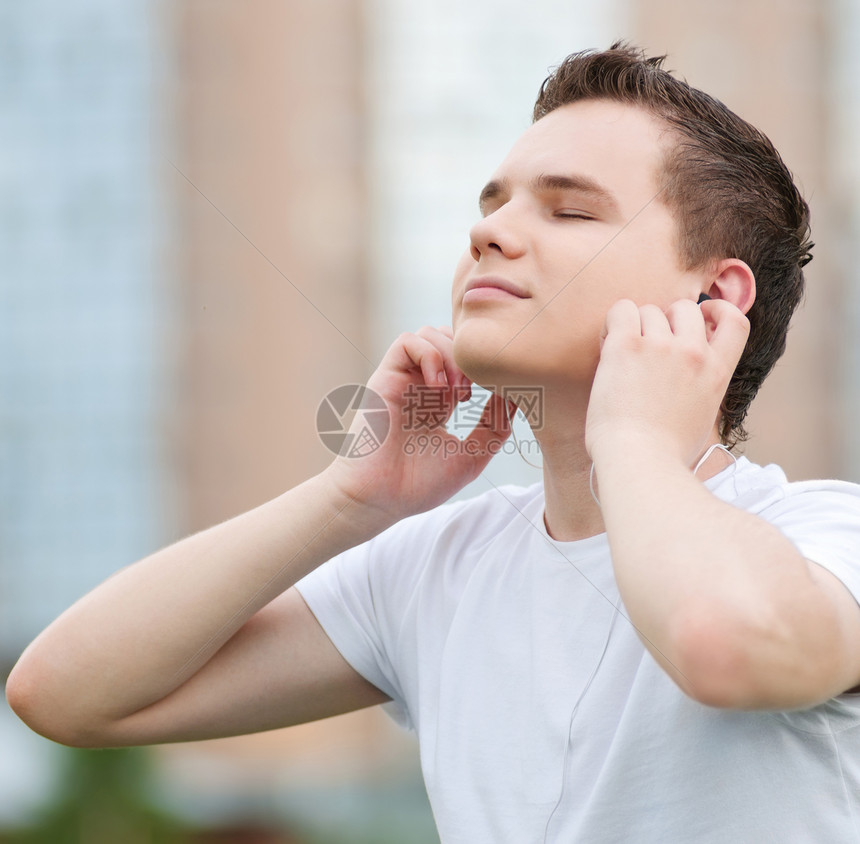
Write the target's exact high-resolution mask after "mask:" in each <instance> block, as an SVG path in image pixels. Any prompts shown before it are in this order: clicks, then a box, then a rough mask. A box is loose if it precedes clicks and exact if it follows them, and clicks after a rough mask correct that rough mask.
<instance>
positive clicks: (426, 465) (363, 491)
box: [326, 326, 510, 522]
mask: <svg viewBox="0 0 860 844" xmlns="http://www.w3.org/2000/svg"><path fill="white" fill-rule="evenodd" d="M452 347H453V340H452V333H451V329H450V328H448V327H440V328H431V327H429V326H425V327H424V328H422V329H420V330H419V331H418V332H416V333H415V334H409V333H406V334H401V335H400V336H399V337H398V338H397V340H396V341H395V342H394V343H393V344H392V345H391V347H390V348H389V349H388V351H387V352H386V353H385V356H384V357H383V359H382V362H381V363H380V365H379V367H378V369H377V370H376V372H374V373H373V375H372V376H371V378H370V380H369V381H368V384H367V386H368V388H369V389H371V390H372V391H373V392H375V393H376V394H378V395H379V396H381V397H382V399H383V400H384V401H385V403H386V405H387V406H388V410H389V415H390V423H391V424H390V429H389V432H388V435H387V437H386V438H385V440H384V442H383V443H382V445H381V446H380V447H379V448H378V449H377V450H376V451H374V452H373V453H371V454H368V455H365V456H362V457H351V458H350V457H338V458H336V459H335V461H334V462H333V463H332V464H331V466H330V467H329V469H328V470H327V472H326V474H328V475H329V478H330V480H332V481H333V482H334V483H336V484H337V486H338V488H339V489H340V490H342V492H343V493H344V494H345V495H346V496H348V498H350V499H351V500H353V501H354V502H355V503H356V504H359V505H364V506H368V507H371V508H373V509H375V510H379V511H382V513H383V514H384V515H385V516H387V518H384V519H383V520H384V521H391V522H394V521H397V520H399V519H401V518H404V517H405V516H409V515H412V514H414V513H420V512H423V511H425V510H429V509H431V508H432V507H435V506H437V505H439V504H441V503H443V502H444V501H447V500H448V499H449V498H450V497H451V496H452V495H454V494H455V493H456V492H457V491H459V490H460V489H461V488H462V487H464V486H465V485H466V484H467V483H469V482H470V481H472V480H474V479H475V478H476V477H477V476H478V474H479V473H480V472H481V471H482V470H483V469H484V467H485V466H486V465H487V463H488V462H489V461H490V459H491V457H492V456H493V455H494V454H495V453H497V452H498V450H499V449H500V448H501V446H502V444H503V443H504V441H505V440H506V439H507V438H508V436H509V434H510V424H509V421H508V412H509V408H507V407H506V405H505V401H504V400H503V399H502V398H501V397H500V396H498V395H496V394H493V395H492V396H491V397H490V399H489V401H488V402H487V404H486V406H485V408H484V412H483V415H482V417H481V420H480V422H479V423H478V425H477V426H476V428H475V429H474V430H473V431H472V432H471V433H470V434H469V436H468V437H466V438H465V439H464V440H460V439H459V438H457V437H456V436H454V435H453V434H450V433H448V432H447V431H446V429H445V422H446V421H447V420H448V419H449V418H450V416H451V414H452V412H453V410H454V407H455V405H456V403H457V402H458V401H462V400H464V399H467V398H469V395H470V391H471V384H470V382H469V380H468V379H467V378H466V376H465V375H464V374H463V372H462V371H461V370H460V369H459V367H458V366H457V364H456V363H455V362H454V356H453V348H452ZM421 395H423V396H426V397H427V399H428V402H427V407H430V408H432V412H427V413H424V414H423V415H424V416H425V417H426V418H425V419H424V420H422V419H421V418H420V417H421V415H422V414H421V412H420V406H419V408H418V412H417V413H416V412H415V410H416V408H415V398H416V396H421ZM361 424H362V423H361V420H360V418H359V417H358V416H357V417H356V420H355V423H354V425H353V428H352V432H353V433H356V434H357V433H358V429H359V428H360V426H361Z"/></svg>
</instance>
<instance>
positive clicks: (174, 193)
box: [0, 0, 860, 844]
mask: <svg viewBox="0 0 860 844" xmlns="http://www.w3.org/2000/svg"><path fill="white" fill-rule="evenodd" d="M857 6H858V4H857V3H856V2H853V0H838V2H837V0H831V2H828V3H820V2H814V0H791V2H787V3H785V4H781V6H780V9H779V15H778V16H775V15H774V13H773V11H772V4H769V3H766V2H764V0H752V2H745V3H741V2H739V1H738V0H728V2H726V3H722V4H716V5H715V4H712V3H706V2H704V0H692V2H690V0H688V1H687V2H683V3H682V2H680V0H626V2H623V0H617V2H614V3H605V4H588V3H586V2H584V0H579V2H564V3H561V2H557V1H556V2H553V0H535V2H532V3H529V4H522V3H515V2H512V0H504V2H490V1H489V0H473V2H469V3H457V2H453V0H444V2H435V3H426V2H417V0H364V2H361V0H290V2H287V0H277V1H276V0H251V2H238V0H180V1H179V2H175V3H164V4H160V3H151V2H145V0H135V2H130V3H126V4H121V5H120V4H113V3H109V2H107V0H75V2H65V3H61V2H59V0H34V2H30V3H27V4H20V3H15V2H14V1H13V0H0V662H2V665H3V667H4V669H6V670H8V668H9V667H11V664H12V663H13V661H14V659H15V658H16V657H17V654H18V653H20V650H21V649H22V648H23V647H24V645H25V644H26V642H27V641H29V639H30V638H32V637H33V636H34V635H35V634H36V633H37V632H38V630H39V629H41V627H43V626H44V625H45V624H46V623H47V622H48V621H49V620H50V619H51V618H53V617H54V616H55V615H57V614H58V613H59V612H60V611H61V610H62V609H63V608H64V607H66V606H67V605H68V604H70V603H71V602H72V601H73V600H75V598H76V597H78V596H79V595H80V594H82V593H83V592H84V591H86V590H87V589H89V588H91V587H92V586H93V585H95V584H96V583H98V582H99V581H100V580H102V579H103V578H104V577H106V576H107V575H108V574H110V573H111V572H112V571H114V570H116V569H117V568H118V567H120V566H122V565H125V564H127V563H129V562H131V561H133V560H134V559H136V558H138V557H140V556H142V555H143V554H145V553H147V552H148V551H149V550H152V549H154V548H156V547H158V546H160V545H162V544H164V543H166V542H168V541H170V540H172V539H174V538H176V537H178V536H181V535H183V534H186V533H188V532H190V531H193V530H197V529H199V528H202V527H205V526H206V525H209V524H212V523H213V522H215V521H218V520H221V519H223V518H225V517H227V516H229V515H231V514H233V513H236V512H238V511H240V510H243V509H246V508H248V507H251V506H253V505H255V504H257V503H260V502H261V501H263V500H265V499H266V498H268V497H271V496H273V495H275V494H277V493H278V492H279V491H281V490H283V489H285V488H287V487H290V486H292V485H294V484H295V483H297V482H299V481H300V480H302V479H303V478H305V477H307V476H308V475H309V474H311V473H312V472H315V471H318V470H319V469H321V468H322V467H323V466H324V465H325V464H326V462H327V459H328V457H329V455H328V453H327V452H326V451H325V449H324V448H323V447H322V446H321V444H320V443H319V441H318V439H317V437H316V433H315V430H314V417H315V412H316V407H317V405H318V403H319V401H320V400H321V399H322V397H323V396H324V395H325V394H326V393H327V392H328V391H329V390H330V389H332V388H333V387H335V386H338V385H340V384H344V383H351V382H360V381H363V380H365V379H366V378H367V377H368V376H369V374H370V373H371V372H372V370H373V368H374V366H375V363H376V361H378V360H379V358H380V356H381V355H382V353H383V351H384V350H385V348H386V347H387V345H388V344H389V343H390V341H391V340H392V339H393V337H394V336H396V334H398V333H399V332H400V331H403V330H414V329H416V328H417V327H419V326H420V325H422V324H425V323H429V324H439V323H446V322H448V321H449V282H450V277H451V274H452V270H453V266H454V263H455V261H456V259H457V257H458V256H459V254H460V253H461V251H462V249H463V248H465V246H466V243H467V240H466V235H467V232H468V228H469V226H470V224H471V222H472V221H474V219H475V217H476V196H477V193H478V191H479V189H480V187H481V185H483V183H484V182H485V181H486V179H487V177H488V176H489V174H490V173H491V172H492V170H493V168H494V167H495V166H496V164H497V163H498V161H499V160H500V159H501V157H502V155H503V154H504V152H505V151H506V149H507V148H508V147H509V146H510V144H511V142H512V141H513V140H514V139H515V138H516V136H517V135H518V134H519V133H520V132H521V131H522V130H523V129H524V128H526V126H527V125H528V122H529V115H530V112H531V103H532V101H533V99H534V95H535V93H536V91H537V88H538V86H539V84H540V82H541V81H542V79H543V78H544V76H545V75H546V71H547V69H548V67H549V66H550V65H552V64H554V63H556V62H557V61H559V60H560V59H561V58H563V57H564V56H565V55H566V54H567V53H569V52H572V51H574V50H577V49H584V48H586V47H592V46H605V45H607V44H608V43H609V42H610V41H611V40H613V39H614V38H616V37H620V36H623V37H627V38H629V39H631V40H632V41H634V42H638V43H641V44H643V45H644V46H646V47H647V48H648V49H649V51H650V52H669V53H670V56H671V58H670V61H669V62H668V64H669V66H670V67H672V68H674V69H676V70H677V71H678V72H679V73H680V74H681V75H683V76H685V77H686V78H688V79H689V81H690V82H692V83H693V84H696V85H699V86H701V87H704V88H705V89H707V90H709V91H711V92H712V93H714V94H716V95H717V96H719V97H721V98H722V99H724V100H725V101H726V102H727V103H728V105H729V106H730V107H732V108H734V109H735V110H736V111H738V112H739V113H740V114H741V115H742V116H744V117H747V118H748V119H750V120H751V121H752V122H754V123H756V124H757V125H759V126H761V128H762V129H764V130H765V131H766V132H767V133H768V134H769V135H770V136H771V137H772V139H773V140H774V142H775V143H776V145H777V147H778V148H780V149H781V150H782V152H783V154H784V156H785V158H786V161H787V163H788V164H789V166H790V167H791V168H792V169H793V170H794V172H795V173H796V175H797V177H798V180H799V182H800V184H801V185H802V187H803V188H804V190H805V192H806V194H807V195H808V196H809V197H811V202H812V205H813V214H814V223H815V230H814V234H815V240H816V242H817V244H818V246H817V249H816V258H815V260H814V261H813V263H812V264H811V265H810V267H809V271H808V277H809V295H808V299H807V302H806V305H805V307H804V308H803V310H802V311H801V312H800V314H799V315H798V317H797V319H796V321H795V328H794V330H793V331H792V334H791V336H790V341H789V352H788V353H787V355H786V358H785V360H784V363H782V364H780V366H779V367H778V368H777V371H776V373H775V374H774V376H773V377H772V379H771V380H770V382H769V383H768V386H766V387H765V389H764V390H763V392H762V395H761V396H760V398H759V399H758V400H757V403H756V406H755V410H754V411H753V414H752V416H751V420H750V428H751V430H752V432H753V440H752V441H751V442H750V444H749V446H748V447H747V449H746V450H747V453H748V454H749V455H750V457H752V458H753V459H757V460H760V461H763V460H776V461H777V462H780V463H782V464H783V465H784V466H785V467H786V469H787V470H788V472H789V474H790V475H791V476H793V477H802V476H814V475H819V476H820V475H839V476H841V477H846V478H849V479H853V480H860V437H858V436H857V435H856V433H855V426H854V425H853V424H852V422H853V419H854V418H855V416H856V412H857V410H858V402H860V390H858V384H857V379H856V375H855V373H856V371H857V363H858V358H860V343H858V340H857V336H858V331H857V329H858V327H860V293H858V291H860V285H858V284H857V278H856V276H857V271H856V269H855V265H856V263H857V250H856V248H855V247H854V245H853V244H855V243H857V242H858V238H857V235H858V234H860V231H858V228H860V226H858V208H860V203H858V197H860V169H858V165H857V164H856V163H855V159H856V156H855V154H854V151H855V150H856V149H857V144H858V141H860V97H858V93H857V87H856V84H855V80H856V79H857V78H860V76H858V70H860V68H858V67H857V64H856V63H857V59H856V57H855V51H854V50H853V43H854V39H856V37H857V35H858V34H860V12H858V8H857ZM756 434H759V438H758V439H756ZM536 462H538V463H539V462H540V461H539V458H536ZM487 476H488V478H489V480H490V481H491V482H492V483H496V484H497V483H499V482H501V481H511V480H513V481H517V482H527V481H530V480H531V479H533V478H535V477H537V474H536V473H535V471H534V470H532V469H530V468H529V467H527V466H526V465H525V464H524V463H523V462H522V461H521V460H519V458H518V457H516V456H502V457H500V458H499V459H498V460H497V461H494V464H493V465H492V466H491V468H490V469H489V470H488V472H487ZM486 487H487V480H484V479H479V480H478V481H476V482H475V484H474V485H473V486H472V487H471V488H470V489H469V490H468V491H467V494H468V493H470V492H480V491H482V490H483V489H485V488H486ZM0 742H2V746H3V747H4V753H3V754H0V795H2V796H0V824H2V823H3V822H5V823H6V824H14V823H23V822H26V821H27V819H28V818H29V817H30V816H31V814H32V812H33V811H34V808H33V807H35V806H37V805H38V804H39V803H40V802H44V801H45V800H49V799H50V798H51V788H52V786H51V783H52V781H53V780H52V774H51V771H52V770H53V765H54V763H55V760H56V759H57V752H56V751H55V750H54V748H53V747H52V746H51V745H50V744H49V743H47V742H44V741H42V740H40V739H38V738H36V737H34V736H32V734H30V733H29V732H28V731H26V729H25V728H23V727H21V726H20V725H19V724H18V722H17V721H15V719H14V717H13V716H11V715H10V714H9V713H8V712H7V711H5V710H3V711H2V717H0ZM153 758H154V761H155V765H156V771H157V772H158V774H159V776H160V779H159V780H157V781H156V785H155V792H156V794H157V795H158V800H159V801H160V802H161V804H162V805H164V806H166V807H169V808H170V809H171V810H172V811H175V812H177V813H179V815H181V816H182V817H184V818H186V819H187V820H188V822H189V823H191V822H193V823H195V824H198V825H202V826H215V825H225V824H230V823H236V822H237V819H243V818H244V819H248V818H256V819H257V820H258V821H261V822H262V821H265V822H267V823H270V824H272V825H275V826H279V827H281V828H285V827H287V826H290V825H291V826H292V827H294V828H296V829H302V830H314V829H315V830H317V832H318V833H319V831H320V830H328V832H329V833H330V834H331V835H332V836H334V839H333V840H337V841H359V840H363V839H362V838H361V836H362V835H365V834H366V835H367V836H370V837H369V838H368V839H367V840H374V841H376V842H377V844H378V842H380V841H382V840H383V839H382V838H381V837H380V835H381V834H382V833H380V832H379V831H378V830H379V829H384V830H386V834H387V835H389V836H390V840H392V841H401V842H406V841H414V842H419V841H430V840H433V833H432V824H431V823H430V820H429V817H428V810H427V807H426V805H425V803H424V802H423V797H422V794H421V787H420V781H419V776H418V773H417V766H416V760H415V755H414V746H413V744H412V742H411V740H410V739H409V738H408V737H405V736H403V735H401V734H400V733H398V732H397V731H396V730H395V729H394V728H393V727H391V725H389V724H388V722H387V721H386V719H385V716H384V715H382V714H381V713H380V712H378V711H368V712H362V713H356V714H354V715H351V716H346V717H344V718H340V719H334V720H332V721H329V722H324V723H321V724H315V725H310V726H308V727H303V728H299V729H295V730H291V731H279V732H276V733H270V734H265V735H261V736H254V737H248V738H243V739H231V740H225V741H221V742H207V743H202V744H199V745H188V746H177V747H171V748H162V749H159V751H158V753H157V755H155V756H154V757H153ZM344 830H350V831H349V832H348V833H347V832H345V831H344ZM363 830H364V832H363ZM367 830H370V832H368V831H367ZM373 830H376V831H375V832H374V831H373ZM307 834H310V833H307ZM374 835H375V836H376V837H375V838H374V837H373V836H374Z"/></svg>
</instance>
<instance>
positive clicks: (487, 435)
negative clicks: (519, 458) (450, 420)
mask: <svg viewBox="0 0 860 844" xmlns="http://www.w3.org/2000/svg"><path fill="white" fill-rule="evenodd" d="M507 405H508V402H506V401H505V399H504V398H502V396H500V395H499V394H498V393H491V394H490V398H489V399H488V400H487V403H486V404H485V405H484V411H483V413H482V414H481V418H480V419H479V420H478V424H477V425H476V426H475V428H474V430H473V431H472V432H471V433H470V434H469V436H468V437H466V440H465V442H474V443H476V444H477V450H478V451H479V452H480V453H482V454H485V453H486V451H487V449H488V448H489V446H490V444H491V443H492V442H493V441H494V440H495V441H496V442H497V443H498V445H499V448H501V445H502V443H503V442H504V441H505V440H507V438H508V437H509V436H510V434H511V422H510V417H509V416H508V406H507Z"/></svg>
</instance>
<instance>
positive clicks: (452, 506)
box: [373, 483, 543, 557]
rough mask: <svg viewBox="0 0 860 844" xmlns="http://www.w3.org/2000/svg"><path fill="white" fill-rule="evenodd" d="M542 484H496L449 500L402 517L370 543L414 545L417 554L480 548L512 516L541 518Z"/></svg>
mask: <svg viewBox="0 0 860 844" xmlns="http://www.w3.org/2000/svg"><path fill="white" fill-rule="evenodd" d="M542 514H543V484H541V483H536V484H533V485H531V486H528V487H521V486H514V485H509V486H499V487H493V488H492V489H490V490H488V491H487V492H485V493H482V494H480V495H477V496H474V497H472V498H467V499H463V500H459V501H451V502H448V503H447V504H443V505H441V506H439V507H436V508H434V509H433V510H430V511H428V512H426V513H420V514H418V515H415V516H410V517H409V518H406V519H403V520H402V521H400V522H398V523H397V524H396V525H394V526H393V527H391V528H389V529H388V530H387V531H385V532H384V533H382V534H380V535H379V536H378V537H377V538H376V539H375V540H373V544H374V545H375V546H376V549H377V550H379V551H382V550H383V549H390V548H393V549H398V550H399V551H401V552H402V551H403V550H405V549H414V550H415V551H420V552H421V556H425V557H426V556H432V554H431V553H430V552H432V551H436V552H440V551H442V550H444V549H447V550H448V551H450V550H452V549H459V550H461V551H462V550H465V549H467V548H480V547H482V546H484V545H485V544H486V543H488V542H491V541H492V540H493V539H495V538H496V537H497V536H498V534H499V533H500V531H501V530H502V529H503V528H505V527H507V526H508V525H510V524H511V522H512V521H514V520H515V519H521V520H522V521H523V529H525V527H526V526H527V523H528V522H531V521H534V520H540V519H542Z"/></svg>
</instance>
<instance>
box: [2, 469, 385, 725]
mask: <svg viewBox="0 0 860 844" xmlns="http://www.w3.org/2000/svg"><path fill="white" fill-rule="evenodd" d="M385 527H387V524H386V523H385V521H384V517H383V516H382V514H381V513H379V512H377V511H374V512H369V511H368V509H367V508H364V507H361V506H360V505H358V504H356V503H355V502H353V501H352V500H350V498H349V497H348V496H346V495H344V494H343V493H341V492H339V490H338V488H337V486H336V485H335V484H333V483H332V482H331V480H330V478H329V477H328V476H327V474H326V473H323V474H322V475H318V476H316V477H314V478H312V479H310V480H309V481H306V482H305V483H303V484H301V485H300V486H298V487H296V488H294V489H293V490H291V491H289V492H287V493H285V494H283V495H282V496H280V497H278V498H276V499H274V500H273V501H270V502H268V503H266V504H264V505H262V506H261V507H258V508H256V509H254V510H251V511H250V512H248V513H245V514H243V515H241V516H238V517H236V518H234V519H232V520H230V521H228V522H225V523H223V524H221V525H218V526H217V527H213V528H211V529H209V530H206V531H204V532H202V533H199V534H196V535H194V536H191V537H189V538H187V539H184V540H182V541H181V542H179V543H177V544H175V545H172V546H170V547H168V548H166V549H164V550H162V551H159V552H158V553H156V554H153V555H152V556H150V557H148V558H146V559H144V560H142V561H141V562H139V563H136V564H135V565H133V566H130V567H128V568H126V569H123V570H121V571H120V572H118V573H117V574H115V575H114V576H113V577H111V578H110V579H108V580H107V581H105V582H104V583H103V584H101V585H100V586H99V587H97V588H96V589H95V590H93V591H92V592H90V593H89V594H88V595H86V596H84V597H83V598H82V599H81V600H80V601H78V602H77V603H76V604H75V605H74V606H72V607H71V608H70V609H69V610H67V611H66V612H65V613H64V614H63V615H61V616H60V617H59V618H58V619H57V620H56V621H55V622H54V623H53V624H52V625H50V626H49V627H48V628H47V629H46V630H45V631H44V632H43V633H42V634H41V635H40V636H39V637H38V638H37V639H36V640H35V641H34V642H33V643H32V644H31V645H30V647H29V648H28V649H27V650H26V651H25V653H24V655H23V656H22V658H21V660H20V662H19V664H18V666H16V668H15V669H14V670H13V675H12V676H10V686H12V684H13V683H14V680H15V674H16V672H17V673H19V677H18V678H17V679H18V680H20V683H19V684H18V693H17V697H18V698H19V699H20V700H21V701H22V702H23V705H24V706H27V707H32V706H39V707H43V708H45V707H47V708H55V709H56V708H57V707H61V708H62V711H64V712H65V713H66V715H65V716H64V717H67V718H68V719H70V720H71V721H73V720H75V719H77V718H80V719H81V720H87V721H91V722H92V721H98V720H111V719H118V718H122V717H124V716H126V715H128V714H130V713H132V712H136V711H138V710H140V709H142V708H143V707H145V706H148V705H149V704H151V703H153V702H155V701H157V700H160V699H162V698H163V697H165V696H166V695H167V694H169V693H170V692H171V691H173V690H174V689H176V688H178V687H179V686H180V685H181V684H182V683H184V682H185V681H186V680H187V679H188V678H189V677H191V676H192V675H193V674H194V673H195V672H196V671H197V670H198V669H199V668H200V667H201V666H202V665H204V664H205V663H206V662H207V661H208V660H209V659H210V658H211V657H212V655H213V654H214V653H216V652H217V651H218V649H219V648H221V647H222V645H224V643H225V642H227V641H228V640H229V639H230V638H231V637H232V636H233V635H234V634H235V633H236V631H237V630H239V628H240V627H242V625H243V624H244V623H245V622H246V621H247V620H248V619H249V618H250V617H251V616H252V615H254V613H256V612H257V611H258V610H259V609H260V608H261V607H263V606H264V605H266V604H267V603H268V602H270V601H271V600H272V599H273V598H275V597H276V596H277V595H279V594H280V593H282V592H283V591H285V590H286V589H287V588H289V587H290V586H291V585H292V584H294V583H295V582H296V581H297V580H299V579H300V578H301V577H303V576H304V575H305V574H307V573H308V572H310V571H311V570H313V569H314V568H316V567H317V566H318V565H320V564H321V563H323V562H325V561H326V560H328V559H330V558H331V557H333V556H335V555H336V554H337V553H339V552H341V551H343V550H345V549H346V548H349V547H353V546H355V545H357V544H359V543H361V542H363V541H365V540H366V539H369V538H371V537H372V536H373V535H375V534H376V533H378V532H380V531H381V530H383V529H384V528H385Z"/></svg>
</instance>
